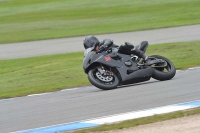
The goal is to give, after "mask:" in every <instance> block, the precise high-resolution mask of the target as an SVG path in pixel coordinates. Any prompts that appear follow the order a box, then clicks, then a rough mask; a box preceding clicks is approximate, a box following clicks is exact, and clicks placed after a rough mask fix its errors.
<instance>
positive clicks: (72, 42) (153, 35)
mask: <svg viewBox="0 0 200 133" xmlns="http://www.w3.org/2000/svg"><path fill="white" fill-rule="evenodd" d="M199 31H200V25H191V26H182V27H174V28H165V29H156V30H146V31H137V32H127V33H115V34H105V35H97V37H98V38H99V39H100V40H102V39H105V38H111V39H113V40H114V42H115V44H118V45H120V44H123V43H124V42H125V41H128V42H131V43H133V44H139V43H140V42H141V41H144V40H146V41H149V43H150V44H160V43H168V42H185V41H192V40H200V32H199ZM84 38H85V36H82V37H73V38H63V39H53V40H43V41H34V42H23V43H14V44H1V45H0V59H1V60H2V59H13V58H25V57H32V56H41V55H51V54H60V53H67V52H76V51H83V49H84V48H83V44H82V43H83V40H84Z"/></svg>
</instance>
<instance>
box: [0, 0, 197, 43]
mask: <svg viewBox="0 0 200 133" xmlns="http://www.w3.org/2000/svg"><path fill="white" fill-rule="evenodd" d="M199 7H200V2H199V0H151V1H149V0H124V1H123V2H121V0H104V1H102V0H95V1H94V0H5V1H1V2H0V29H1V30H0V43H9V42H22V41H32V40H42V39H50V38H61V37H70V36H81V35H87V34H102V33H114V32H125V31H136V30H145V29H155V28H163V27H173V26H181V25H191V24H199V23H200V17H199V16H200V8H199Z"/></svg>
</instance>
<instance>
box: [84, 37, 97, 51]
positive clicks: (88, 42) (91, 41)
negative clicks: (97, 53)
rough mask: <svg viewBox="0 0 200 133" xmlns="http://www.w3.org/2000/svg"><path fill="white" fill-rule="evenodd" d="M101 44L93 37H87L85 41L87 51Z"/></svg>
mask: <svg viewBox="0 0 200 133" xmlns="http://www.w3.org/2000/svg"><path fill="white" fill-rule="evenodd" d="M99 43H100V42H99V40H98V39H97V38H96V37H95V36H93V35H90V36H87V37H86V38H85V40H84V41H83V45H84V47H85V49H87V48H90V47H93V46H94V45H95V44H99Z"/></svg>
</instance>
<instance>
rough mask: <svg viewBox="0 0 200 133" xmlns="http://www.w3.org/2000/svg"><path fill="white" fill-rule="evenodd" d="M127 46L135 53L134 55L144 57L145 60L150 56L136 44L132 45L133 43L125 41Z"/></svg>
mask: <svg viewBox="0 0 200 133" xmlns="http://www.w3.org/2000/svg"><path fill="white" fill-rule="evenodd" d="M125 46H126V47H127V48H129V50H130V53H131V54H134V55H136V56H138V57H139V58H142V59H143V60H145V61H146V60H147V59H148V56H147V55H146V54H145V53H144V52H143V51H141V50H139V49H138V48H136V47H134V45H132V44H131V43H129V42H125Z"/></svg>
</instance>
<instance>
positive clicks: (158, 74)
mask: <svg viewBox="0 0 200 133" xmlns="http://www.w3.org/2000/svg"><path fill="white" fill-rule="evenodd" d="M150 57H154V58H157V59H162V60H165V61H166V62H167V72H163V70H161V69H160V68H155V71H154V73H153V75H152V78H154V79H157V80H160V81H164V80H170V79H172V78H173V77H174V76H175V74H176V68H175V66H174V64H173V63H172V62H171V61H170V60H169V59H167V58H165V57H163V56H159V55H152V56H150Z"/></svg>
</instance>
